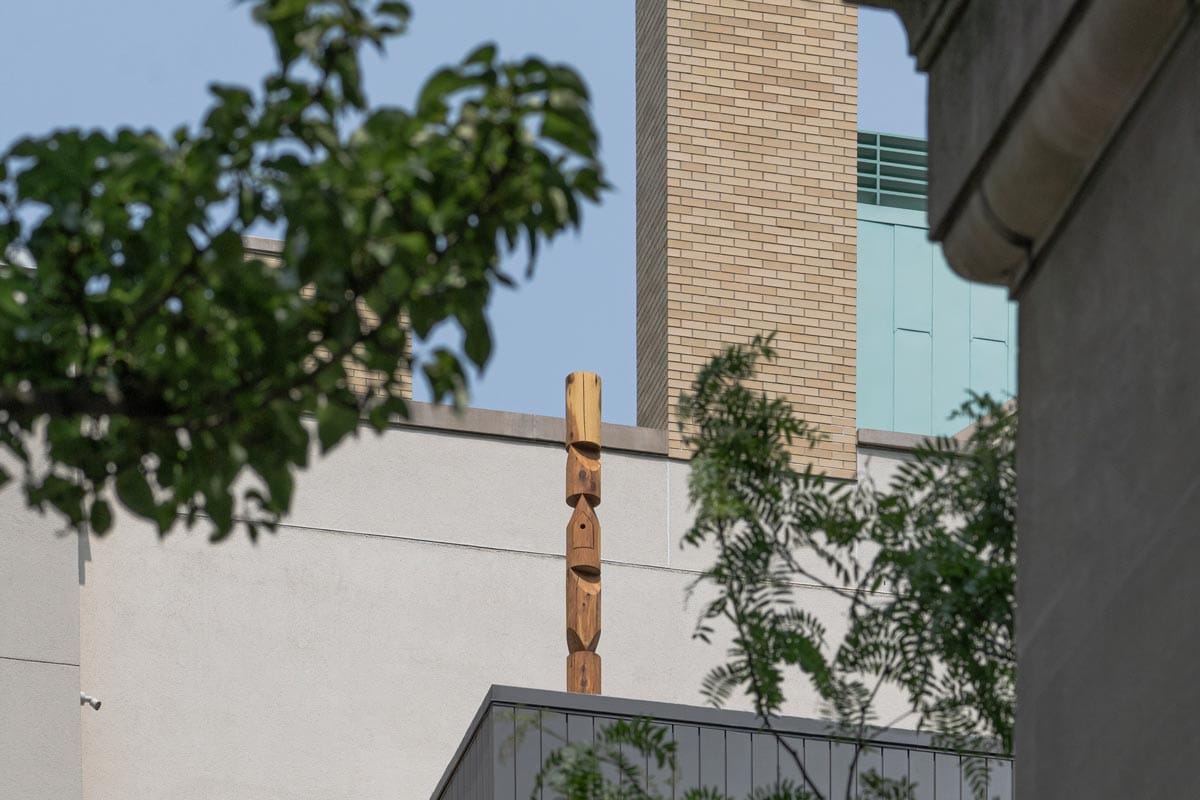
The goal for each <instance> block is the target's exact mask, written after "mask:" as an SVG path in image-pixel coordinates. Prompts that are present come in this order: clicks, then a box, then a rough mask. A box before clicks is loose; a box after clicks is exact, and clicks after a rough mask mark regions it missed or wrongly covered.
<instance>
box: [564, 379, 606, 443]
mask: <svg viewBox="0 0 1200 800" xmlns="http://www.w3.org/2000/svg"><path fill="white" fill-rule="evenodd" d="M573 444H590V445H591V446H592V447H595V448H596V449H599V448H600V376H599V375H597V374H595V373H594V372H572V373H571V374H570V375H568V376H567V446H568V447H570V446H571V445H573Z"/></svg>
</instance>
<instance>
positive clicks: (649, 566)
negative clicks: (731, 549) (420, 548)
mask: <svg viewBox="0 0 1200 800" xmlns="http://www.w3.org/2000/svg"><path fill="white" fill-rule="evenodd" d="M279 527H280V528H293V529H295V530H298V531H309V532H311V533H331V534H337V535H343V536H363V537H366V538H368V539H391V540H395V541H400V542H409V543H411V544H427V545H432V546H434V547H449V548H462V549H465V550H478V551H480V552H485V553H509V554H511V555H516V556H527V557H529V558H545V559H554V560H557V561H564V560H565V559H566V556H564V555H560V554H558V553H544V552H538V551H536V550H516V549H514V548H511V547H491V546H489V545H484V544H466V543H464V542H445V541H440V540H438V539H418V538H416V537H415V536H393V535H391V534H387V533H371V532H369V531H349V530H343V529H339V528H320V527H315V526H309V525H295V524H289V523H281V524H280V525H279ZM600 563H601V564H608V565H610V566H614V567H629V568H630V569H644V570H650V571H653V572H673V573H676V574H679V575H695V576H696V577H700V576H701V575H703V574H704V573H703V572H701V571H700V570H697V569H683V568H681V567H660V566H657V565H655V564H639V563H637V562H636V561H616V560H613V559H608V558H602V559H600ZM788 585H789V586H793V587H796V588H798V589H821V590H824V591H833V589H830V587H828V586H822V585H820V584H817V583H789V584H788ZM843 591H849V590H848V589H846V590H843ZM873 594H878V595H880V596H884V595H890V594H891V593H890V592H874V593H873Z"/></svg>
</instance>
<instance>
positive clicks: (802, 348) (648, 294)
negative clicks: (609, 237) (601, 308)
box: [637, 0, 857, 477]
mask: <svg viewBox="0 0 1200 800" xmlns="http://www.w3.org/2000/svg"><path fill="white" fill-rule="evenodd" d="M637 58H638V66H637V70H638V120H637V147H638V187H637V188H638V201H637V204H638V282H639V286H638V423H639V424H640V425H646V426H661V425H662V424H663V422H664V421H665V423H666V424H667V427H668V428H669V430H670V437H671V452H672V455H677V456H686V455H687V451H686V449H685V448H684V446H683V443H682V434H681V433H680V432H679V430H678V428H677V424H676V410H675V408H676V403H677V401H678V398H679V396H680V394H681V392H683V391H686V390H687V388H688V387H689V386H690V384H691V381H692V379H693V377H694V375H695V372H696V370H697V369H698V368H699V367H700V365H701V364H703V363H704V361H705V360H706V358H707V357H708V356H709V355H710V354H711V353H713V352H715V351H716V350H717V349H719V348H720V347H722V346H724V345H726V344H729V343H733V342H745V341H748V340H749V339H750V338H751V337H752V336H754V335H755V334H757V333H765V332H770V331H777V332H778V335H777V338H776V345H777V349H778V350H779V359H778V360H777V361H776V362H775V363H774V364H772V365H769V366H766V367H765V368H764V370H763V372H762V375H761V378H762V385H763V386H764V387H766V388H767V389H768V390H770V391H775V392H781V393H784V394H786V395H787V396H788V397H789V399H790V400H791V401H792V403H793V404H794V405H795V407H796V409H797V411H798V413H800V414H801V415H802V416H804V417H805V418H806V419H807V420H809V421H810V422H811V423H813V424H815V425H816V426H817V427H818V428H819V429H820V430H821V431H822V433H823V434H825V436H826V437H827V439H826V441H825V442H823V443H822V444H821V445H820V446H819V447H818V448H817V449H816V450H815V451H806V452H805V453H803V454H800V457H802V458H805V459H809V458H811V459H813V460H814V461H815V463H816V464H817V465H818V466H819V467H820V468H822V469H824V470H826V471H827V472H829V473H831V474H834V475H838V476H844V477H850V476H852V475H853V473H854V468H855V434H856V430H855V363H854V358H855V285H856V278H855V225H856V223H855V202H856V201H855V153H856V148H855V131H856V127H857V113H856V104H857V12H856V10H855V8H854V7H853V6H847V5H843V3H842V2H841V0H780V1H778V2H743V1H741V0H638V7H637Z"/></svg>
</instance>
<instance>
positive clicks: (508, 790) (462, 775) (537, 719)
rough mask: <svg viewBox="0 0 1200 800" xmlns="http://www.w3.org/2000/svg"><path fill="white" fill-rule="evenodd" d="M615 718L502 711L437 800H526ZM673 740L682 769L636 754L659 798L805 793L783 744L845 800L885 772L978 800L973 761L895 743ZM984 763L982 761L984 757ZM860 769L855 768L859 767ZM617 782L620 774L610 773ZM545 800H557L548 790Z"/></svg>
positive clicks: (996, 769) (734, 734) (999, 778)
mask: <svg viewBox="0 0 1200 800" xmlns="http://www.w3.org/2000/svg"><path fill="white" fill-rule="evenodd" d="M627 718H630V717H623V716H620V715H619V714H614V713H611V712H610V713H591V712H582V711H580V712H576V711H573V710H572V711H567V712H563V711H557V710H552V709H548V708H541V709H539V708H534V707H527V706H513V705H507V704H501V703H496V704H493V705H492V706H491V707H490V708H489V709H488V710H487V712H486V713H485V714H483V715H482V717H481V720H480V723H479V725H478V726H477V728H476V730H475V731H474V734H473V735H472V737H471V739H470V741H469V743H468V745H467V746H466V748H465V750H464V751H463V753H462V756H461V757H460V759H459V761H458V762H457V765H456V767H455V769H454V771H453V773H452V774H450V775H449V780H448V781H447V782H446V783H445V784H444V785H443V788H442V790H441V792H440V794H438V795H437V798H438V800H526V799H527V798H529V797H530V795H531V793H532V792H533V789H534V786H535V785H536V778H537V774H538V772H539V771H540V769H541V767H542V764H543V762H544V761H545V759H546V758H547V757H548V756H549V755H550V754H551V753H553V752H555V751H556V750H557V749H558V748H560V747H562V746H563V745H564V744H565V743H567V742H581V743H587V742H592V741H594V738H595V735H596V733H597V732H600V731H603V730H604V729H605V728H606V727H607V726H608V725H611V724H612V723H613V722H614V721H616V720H617V719H627ZM664 728H665V729H666V731H667V740H668V741H673V742H675V745H676V763H677V769H676V772H675V773H674V774H671V773H670V772H669V770H667V769H665V768H663V769H659V768H657V765H655V764H654V763H653V762H651V761H649V760H647V759H644V758H642V755H641V754H640V753H638V752H637V751H635V750H626V751H625V753H626V755H627V756H629V757H636V758H638V759H639V762H638V764H639V766H641V767H643V768H644V770H645V772H644V775H643V781H644V782H645V783H644V785H645V784H648V788H649V789H650V791H651V792H654V793H657V794H659V795H660V796H662V797H664V798H675V799H676V800H679V799H680V798H682V797H683V795H684V794H685V793H686V792H687V791H688V790H690V789H695V788H698V787H706V788H712V789H716V790H717V791H719V792H722V793H724V794H726V795H727V796H728V797H730V798H731V799H733V800H738V799H740V798H747V797H749V796H750V795H751V793H752V792H755V791H759V790H763V789H769V788H770V787H773V786H774V785H775V784H776V781H789V782H791V783H793V784H794V785H796V786H800V787H803V779H802V777H801V772H800V765H798V764H797V763H796V760H795V759H793V758H792V756H791V755H790V754H789V753H788V751H787V749H786V748H785V747H784V746H783V743H784V742H785V741H786V743H787V744H788V745H790V746H791V747H792V748H793V749H794V750H795V751H796V753H797V754H798V756H799V757H800V760H801V763H802V764H803V766H804V769H805V770H806V771H807V772H808V774H809V776H810V777H811V779H812V780H813V782H814V783H815V784H816V786H817V789H818V790H819V791H820V792H821V793H822V794H823V795H824V796H826V797H828V798H831V799H832V798H838V800H840V798H842V797H843V796H844V795H845V791H846V782H847V780H848V779H849V780H850V782H851V787H852V793H853V794H852V796H857V795H858V793H859V792H860V791H861V789H862V782H861V777H862V776H863V775H864V774H866V773H867V772H871V771H874V772H877V773H879V774H881V775H883V776H884V777H886V778H908V779H909V780H911V781H912V782H913V783H915V784H916V787H917V792H916V797H917V799H918V800H972V798H973V794H972V792H971V788H970V785H969V783H968V779H967V772H966V769H965V761H966V760H965V759H962V758H960V757H959V756H957V755H954V754H952V753H944V752H939V751H936V750H933V749H930V748H929V747H927V746H908V745H905V744H897V743H889V744H886V745H884V746H881V747H876V748H869V749H866V750H864V751H863V752H862V753H860V754H859V756H858V759H857V762H855V748H854V746H853V745H852V744H850V743H847V742H844V741H839V740H834V739H830V738H827V737H826V736H823V735H813V736H810V735H807V734H804V735H793V734H787V735H785V736H784V737H782V739H781V738H776V736H775V735H774V734H771V733H767V732H764V731H761V730H759V731H756V730H753V729H750V728H747V727H736V726H735V727H721V726H719V725H717V726H714V725H689V724H680V723H673V724H672V723H665V724H664ZM976 760H977V761H978V759H976ZM986 763H987V765H988V767H989V768H990V773H989V776H988V784H987V789H988V797H989V798H996V800H1012V764H1011V761H1009V760H1007V759H1001V758H989V759H987V760H986ZM852 764H853V767H852ZM608 777H609V778H611V779H615V778H616V772H615V771H614V770H612V769H610V774H609V775H608ZM543 800H552V799H551V798H550V797H549V796H548V793H546V794H544V795H543Z"/></svg>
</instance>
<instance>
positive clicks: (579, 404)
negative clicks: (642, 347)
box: [566, 372, 601, 694]
mask: <svg viewBox="0 0 1200 800" xmlns="http://www.w3.org/2000/svg"><path fill="white" fill-rule="evenodd" d="M566 446H567V471H566V500H567V505H569V506H571V508H572V509H573V511H572V512H571V520H570V522H568V523H567V537H566V556H567V559H566V560H567V586H566V601H567V603H566V612H567V614H566V623H567V624H566V628H567V651H568V655H567V690H568V691H571V692H583V693H586V694H599V693H600V656H599V655H598V654H597V653H596V646H597V645H598V644H599V643H600V631H601V627H600V520H599V519H598V518H597V517H596V506H598V505H600V377H599V376H598V375H595V374H593V373H591V372H572V373H571V374H570V375H568V376H567V382H566Z"/></svg>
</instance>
